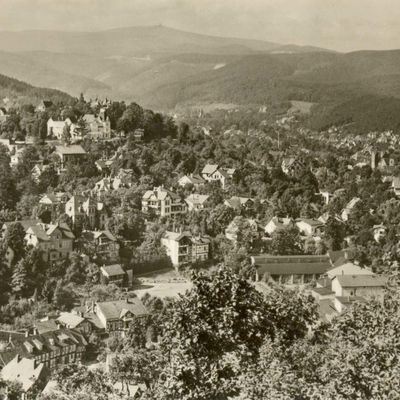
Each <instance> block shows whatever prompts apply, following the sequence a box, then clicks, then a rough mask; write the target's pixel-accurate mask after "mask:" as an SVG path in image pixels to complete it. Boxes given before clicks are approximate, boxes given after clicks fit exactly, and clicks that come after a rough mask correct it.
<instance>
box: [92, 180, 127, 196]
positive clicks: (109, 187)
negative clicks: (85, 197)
mask: <svg viewBox="0 0 400 400" xmlns="http://www.w3.org/2000/svg"><path fill="white" fill-rule="evenodd" d="M131 186H132V183H131V181H130V180H128V179H127V178H119V177H115V178H111V177H105V178H102V179H100V180H99V181H98V182H96V183H95V186H94V188H93V189H92V191H91V193H92V194H95V195H97V196H98V197H101V196H102V195H103V194H105V193H110V192H112V191H113V190H118V189H120V188H129V187H131Z"/></svg>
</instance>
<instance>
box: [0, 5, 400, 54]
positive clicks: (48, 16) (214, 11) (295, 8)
mask: <svg viewBox="0 0 400 400" xmlns="http://www.w3.org/2000/svg"><path fill="white" fill-rule="evenodd" d="M159 23H162V24H164V25H167V26H171V27H174V28H178V29H184V30H189V31H194V32H199V33H207V34H213V35H222V36H235V37H248V38H257V39H263V40H268V41H274V42H280V43H296V44H310V45H315V46H322V47H329V48H332V49H337V50H344V51H349V50H354V49H390V48H400V1H399V0H0V30H27V29H57V30H100V29H108V28H115V27H121V26H132V25H154V24H159Z"/></svg>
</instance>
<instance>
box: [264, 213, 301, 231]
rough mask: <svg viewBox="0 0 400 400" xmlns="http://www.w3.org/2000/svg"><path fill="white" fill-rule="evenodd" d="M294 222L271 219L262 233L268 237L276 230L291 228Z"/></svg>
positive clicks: (276, 218) (288, 219) (290, 219)
mask: <svg viewBox="0 0 400 400" xmlns="http://www.w3.org/2000/svg"><path fill="white" fill-rule="evenodd" d="M293 224H294V222H293V220H292V218H279V217H273V218H271V220H270V221H269V222H268V223H267V225H265V227H264V231H265V233H267V234H268V235H272V234H273V233H274V232H275V231H276V230H280V229H286V228H288V227H289V226H293Z"/></svg>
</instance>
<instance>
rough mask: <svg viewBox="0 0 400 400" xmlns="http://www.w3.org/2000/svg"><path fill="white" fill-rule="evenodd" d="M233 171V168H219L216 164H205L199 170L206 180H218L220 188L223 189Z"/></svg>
mask: <svg viewBox="0 0 400 400" xmlns="http://www.w3.org/2000/svg"><path fill="white" fill-rule="evenodd" d="M235 173H236V170H235V169H234V168H220V167H219V165H218V164H206V165H205V166H204V168H203V170H202V171H201V177H202V178H203V179H204V180H205V181H207V182H217V181H219V182H220V183H221V186H222V189H225V188H226V186H227V184H228V183H230V182H231V180H232V178H233V176H234V174H235Z"/></svg>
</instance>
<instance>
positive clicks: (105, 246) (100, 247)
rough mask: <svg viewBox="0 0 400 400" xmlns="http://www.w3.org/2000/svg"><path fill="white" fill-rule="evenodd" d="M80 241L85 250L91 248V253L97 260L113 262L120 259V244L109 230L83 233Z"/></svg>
mask: <svg viewBox="0 0 400 400" xmlns="http://www.w3.org/2000/svg"><path fill="white" fill-rule="evenodd" d="M80 241H81V243H82V247H83V249H85V248H86V249H87V248H90V251H89V253H91V255H92V256H95V257H96V258H98V257H100V258H101V259H106V260H108V261H111V262H115V261H118V259H119V249H120V246H119V243H118V241H117V239H116V237H115V236H114V235H113V234H112V233H111V232H110V231H109V230H108V229H106V230H103V231H86V230H85V231H83V232H82V235H81V238H80Z"/></svg>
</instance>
